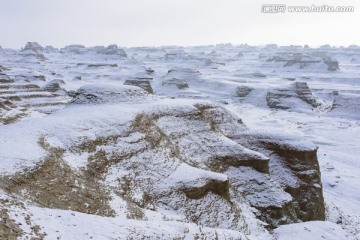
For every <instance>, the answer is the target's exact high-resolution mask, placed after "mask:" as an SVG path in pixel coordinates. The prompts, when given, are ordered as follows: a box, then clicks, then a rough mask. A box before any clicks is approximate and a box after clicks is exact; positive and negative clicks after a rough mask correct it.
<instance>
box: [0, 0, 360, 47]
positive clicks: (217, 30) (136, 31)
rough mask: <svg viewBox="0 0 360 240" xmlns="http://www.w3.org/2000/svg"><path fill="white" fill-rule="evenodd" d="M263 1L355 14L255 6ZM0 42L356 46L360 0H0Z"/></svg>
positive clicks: (18, 44) (15, 44) (14, 44)
mask: <svg viewBox="0 0 360 240" xmlns="http://www.w3.org/2000/svg"><path fill="white" fill-rule="evenodd" d="M268 3H286V4H287V5H312V4H314V5H317V6H319V5H323V4H326V5H333V6H344V5H345V6H355V12H354V13H279V14H264V13H261V6H262V5H263V4H268ZM0 6H1V8H0V14H1V21H0V29H1V30H0V36H1V37H0V45H1V46H3V47H8V48H20V47H23V46H24V45H25V43H26V42H27V41H37V42H39V43H40V44H41V45H44V46H45V45H53V46H55V47H63V46H65V45H69V44H74V43H80V44H84V45H86V46H95V45H108V44H112V43H116V44H118V45H119V46H159V45H204V44H216V43H233V44H241V43H248V44H254V45H255V44H266V43H277V44H281V45H285V44H301V45H303V44H309V45H321V44H325V43H329V44H332V45H349V44H358V45H360V27H359V23H360V1H359V0H341V1H338V0H330V1H329V0H328V1H321V0H298V1H295V0H283V1H279V0H0Z"/></svg>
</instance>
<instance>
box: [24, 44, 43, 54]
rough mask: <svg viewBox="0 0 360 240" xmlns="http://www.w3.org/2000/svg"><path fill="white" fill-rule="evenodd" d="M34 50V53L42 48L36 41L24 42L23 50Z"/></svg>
mask: <svg viewBox="0 0 360 240" xmlns="http://www.w3.org/2000/svg"><path fill="white" fill-rule="evenodd" d="M29 50H30V51H34V52H35V53H40V52H42V51H43V50H44V48H43V47H42V46H41V45H40V44H39V43H37V42H28V43H26V45H25V47H24V49H23V51H29Z"/></svg>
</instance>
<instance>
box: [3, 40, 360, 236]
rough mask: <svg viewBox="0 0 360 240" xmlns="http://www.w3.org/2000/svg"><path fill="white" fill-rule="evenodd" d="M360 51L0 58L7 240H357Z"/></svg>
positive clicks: (22, 53) (223, 48)
mask: <svg viewBox="0 0 360 240" xmlns="http://www.w3.org/2000/svg"><path fill="white" fill-rule="evenodd" d="M359 156H360V47H358V46H349V47H331V46H328V45H324V46H322V47H319V48H312V47H309V46H277V45H273V44H271V45H266V46H249V45H238V46H234V45H231V44H220V45H215V46H196V47H177V46H166V47H137V48H120V47H118V46H116V45H110V46H108V47H103V46H97V47H84V46H82V45H70V46H66V47H64V48H61V49H57V48H54V47H51V46H47V47H43V46H41V45H40V44H38V43H36V42H29V43H27V44H26V45H25V47H24V48H22V49H20V50H13V49H5V48H1V47H0V239H166V240H167V239H241V240H255V239H258V240H262V239H264V240H267V239H269V240H276V239H279V240H283V239H286V240H287V239H315V240H317V239H319V240H320V239H321V240H323V239H328V240H338V239H350V240H356V239H360V160H359Z"/></svg>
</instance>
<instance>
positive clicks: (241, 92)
mask: <svg viewBox="0 0 360 240" xmlns="http://www.w3.org/2000/svg"><path fill="white" fill-rule="evenodd" d="M252 90H253V88H251V87H247V86H239V87H237V88H236V96H238V97H246V96H247V95H249V93H250V92H251V91H252Z"/></svg>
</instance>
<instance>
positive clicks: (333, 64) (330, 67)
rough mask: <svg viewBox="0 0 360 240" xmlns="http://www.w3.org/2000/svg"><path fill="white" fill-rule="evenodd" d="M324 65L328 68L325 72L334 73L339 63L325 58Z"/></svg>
mask: <svg viewBox="0 0 360 240" xmlns="http://www.w3.org/2000/svg"><path fill="white" fill-rule="evenodd" d="M324 63H325V64H326V65H327V66H328V68H327V70H329V71H336V70H339V69H340V68H339V62H338V61H337V60H334V59H331V58H329V57H328V58H325V59H324Z"/></svg>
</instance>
